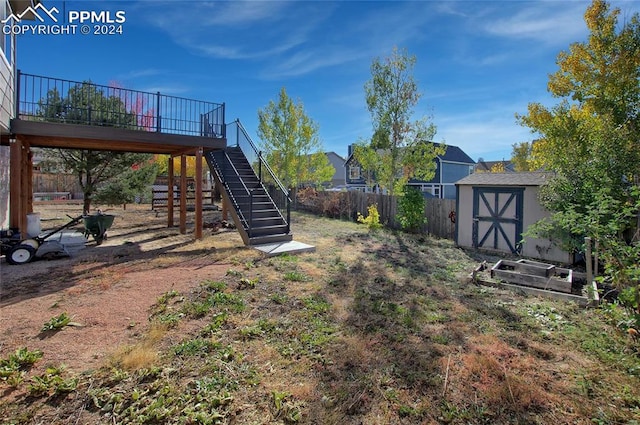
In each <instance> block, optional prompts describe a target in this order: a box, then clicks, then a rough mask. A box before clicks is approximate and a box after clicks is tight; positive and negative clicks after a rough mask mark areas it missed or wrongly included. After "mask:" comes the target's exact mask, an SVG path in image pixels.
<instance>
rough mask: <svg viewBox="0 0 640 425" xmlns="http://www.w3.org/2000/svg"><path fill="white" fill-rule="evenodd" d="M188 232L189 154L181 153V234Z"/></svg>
mask: <svg viewBox="0 0 640 425" xmlns="http://www.w3.org/2000/svg"><path fill="white" fill-rule="evenodd" d="M185 233H187V156H186V155H180V234H182V235H184V234H185Z"/></svg>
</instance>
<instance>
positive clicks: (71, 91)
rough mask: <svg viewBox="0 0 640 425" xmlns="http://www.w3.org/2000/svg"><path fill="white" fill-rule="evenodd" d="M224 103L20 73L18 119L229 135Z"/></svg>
mask: <svg viewBox="0 0 640 425" xmlns="http://www.w3.org/2000/svg"><path fill="white" fill-rule="evenodd" d="M224 109H225V105H224V103H213V102H204V101H200V100H194V99H186V98H182V97H176V96H167V95H163V94H161V93H160V92H157V93H150V92H143V91H138V90H130V89H125V88H122V87H118V86H117V85H116V84H114V85H109V86H104V85H98V84H94V83H92V82H90V81H83V82H78V81H69V80H61V79H58V78H50V77H43V76H39V75H31V74H24V73H21V72H20V71H18V73H17V102H16V117H17V118H19V119H21V120H29V121H46V122H56V123H66V124H83V125H95V126H104V127H116V128H124V129H129V130H140V131H151V132H158V133H168V134H183V135H188V136H203V137H216V138H223V137H225V131H226V126H225V124H224V112H225V111H224Z"/></svg>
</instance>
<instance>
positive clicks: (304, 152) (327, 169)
mask: <svg viewBox="0 0 640 425" xmlns="http://www.w3.org/2000/svg"><path fill="white" fill-rule="evenodd" d="M258 121H259V125H258V137H260V139H261V140H262V145H261V147H262V149H263V151H264V153H265V157H266V160H267V162H268V163H269V165H270V166H271V168H272V169H273V171H274V173H275V174H276V175H277V177H278V178H279V179H280V181H281V182H282V183H283V184H284V186H285V187H286V188H293V187H297V186H298V185H301V184H311V185H320V184H322V183H325V182H328V181H330V180H331V178H332V177H333V174H334V173H335V172H336V170H335V168H334V167H333V165H331V163H330V162H329V159H328V158H327V156H326V155H325V154H324V152H323V149H322V143H321V141H320V139H319V138H318V125H317V124H316V123H315V122H314V121H313V120H312V119H311V118H309V117H308V116H307V115H306V113H305V111H304V105H303V104H302V102H300V101H298V102H297V103H294V101H293V100H292V99H291V98H290V97H289V96H288V95H287V91H286V89H285V88H284V87H283V88H282V89H281V90H280V96H279V98H278V102H277V103H276V102H274V101H273V100H272V101H270V102H269V104H268V105H267V106H266V107H265V108H264V109H260V110H258Z"/></svg>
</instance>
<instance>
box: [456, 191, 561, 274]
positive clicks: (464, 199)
mask: <svg viewBox="0 0 640 425" xmlns="http://www.w3.org/2000/svg"><path fill="white" fill-rule="evenodd" d="M508 187H511V188H513V186H508ZM538 190H539V187H537V186H527V187H525V188H524V195H523V204H524V205H523V207H524V208H523V217H522V229H523V231H524V232H525V233H526V231H527V229H528V227H529V226H530V225H532V224H533V223H535V222H536V221H538V220H540V219H542V218H544V217H549V212H548V211H546V210H545V209H544V208H543V207H542V206H541V205H540V203H539V202H538ZM457 203H458V205H457V217H456V218H457V223H456V224H457V226H456V243H457V244H458V246H461V247H468V248H473V186H472V185H459V186H458V198H457ZM508 215H509V216H512V215H513V214H508ZM481 230H482V229H481ZM500 248H501V249H500V250H501V251H504V252H506V253H509V249H508V248H507V247H506V246H505V247H502V246H500ZM522 256H523V257H528V258H536V259H540V260H546V261H553V262H560V263H570V262H571V256H570V255H569V253H567V252H565V251H562V250H561V249H559V248H558V247H556V246H554V245H553V244H552V243H551V241H549V240H544V239H539V238H526V239H525V241H524V244H523V246H522Z"/></svg>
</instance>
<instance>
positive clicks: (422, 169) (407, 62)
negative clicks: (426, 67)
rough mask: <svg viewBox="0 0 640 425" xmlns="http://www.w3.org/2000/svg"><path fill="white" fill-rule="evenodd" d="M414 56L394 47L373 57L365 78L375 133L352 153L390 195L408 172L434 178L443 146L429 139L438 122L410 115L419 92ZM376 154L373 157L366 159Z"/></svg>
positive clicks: (399, 187)
mask: <svg viewBox="0 0 640 425" xmlns="http://www.w3.org/2000/svg"><path fill="white" fill-rule="evenodd" d="M415 62H416V58H415V56H410V55H409V54H408V53H407V52H406V51H404V50H402V51H401V50H398V49H397V48H394V49H393V52H392V53H391V56H389V57H387V58H385V59H380V58H375V59H374V60H373V62H372V64H371V80H369V81H367V83H366V84H365V93H366V101H367V108H368V109H369V112H370V113H371V118H372V122H373V136H372V138H371V143H370V144H369V146H368V147H365V146H362V147H361V148H360V149H356V152H355V158H356V160H357V161H358V162H359V163H360V164H362V165H364V166H365V167H370V168H369V171H370V172H373V173H374V174H375V178H376V181H377V182H378V184H379V185H380V187H381V188H383V189H387V190H388V192H389V193H390V194H392V195H393V194H394V193H397V192H400V191H402V189H403V188H404V186H405V185H406V183H407V181H408V180H409V178H412V177H413V178H417V179H421V180H430V179H432V178H433V175H434V173H435V169H436V164H435V161H434V159H435V157H436V156H437V155H442V154H444V152H445V151H446V147H444V146H442V145H440V146H437V145H435V144H433V143H430V142H431V141H432V140H433V137H434V136H435V133H436V127H435V125H434V124H433V123H431V122H430V119H429V117H422V118H420V119H418V120H416V121H411V119H412V117H413V112H414V107H415V106H416V105H417V103H418V101H419V99H420V97H421V93H419V92H418V85H417V83H416V81H415V79H414V78H413V67H414V65H415ZM374 156H377V160H376V161H370V160H369V159H371V158H373V157H374ZM371 168H373V169H371Z"/></svg>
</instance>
